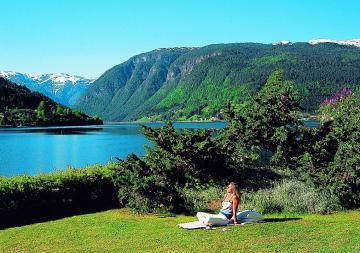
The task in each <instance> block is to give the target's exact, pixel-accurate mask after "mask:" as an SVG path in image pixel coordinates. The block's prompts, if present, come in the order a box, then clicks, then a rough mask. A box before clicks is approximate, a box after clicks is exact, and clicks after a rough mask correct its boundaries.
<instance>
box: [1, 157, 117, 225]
mask: <svg viewBox="0 0 360 253" xmlns="http://www.w3.org/2000/svg"><path fill="white" fill-rule="evenodd" d="M114 167H116V164H115V163H109V164H108V165H106V166H100V165H95V166H91V167H86V168H83V169H74V168H69V169H68V170H66V171H58V172H52V173H48V174H40V175H37V176H28V175H22V176H16V177H9V178H8V177H0V226H1V225H2V226H4V225H5V226H6V224H13V223H14V222H15V223H19V224H20V223H27V222H32V220H33V219H41V218H45V216H49V215H50V216H51V215H54V216H61V215H65V216H66V215H69V214H71V213H79V212H87V211H89V210H100V209H104V208H108V207H110V206H115V205H116V204H117V203H118V201H117V199H116V190H115V189H114V185H113V183H112V182H111V171H112V169H113V168H114Z"/></svg>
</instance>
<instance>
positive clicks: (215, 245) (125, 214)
mask: <svg viewBox="0 0 360 253" xmlns="http://www.w3.org/2000/svg"><path fill="white" fill-rule="evenodd" d="M291 217H298V218H301V219H292V220H291V219H290V220H286V219H284V218H291ZM266 218H272V220H273V221H269V222H266V223H263V224H251V225H243V226H231V227H228V228H231V230H230V231H223V230H222V228H216V229H215V230H191V231H190V230H183V229H180V228H178V227H177V226H176V224H178V223H181V222H187V221H193V220H194V217H191V216H184V215H179V216H174V217H160V216H156V215H135V214H132V213H131V212H130V211H129V210H126V209H114V210H109V211H105V212H99V213H93V214H86V215H78V216H73V217H69V218H64V219H60V220H55V221H49V222H44V223H37V224H32V225H27V226H22V227H13V228H8V229H4V230H0V252H1V253H3V252H104V251H106V252H139V251H148V252H195V251H196V252H220V251H223V252H227V251H228V252H360V211H351V212H340V213H337V214H332V215H287V216H286V215H269V216H266Z"/></svg>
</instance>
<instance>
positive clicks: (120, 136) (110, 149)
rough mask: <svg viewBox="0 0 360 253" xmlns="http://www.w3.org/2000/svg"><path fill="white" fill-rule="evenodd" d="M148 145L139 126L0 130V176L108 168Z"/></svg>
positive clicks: (177, 125)
mask: <svg viewBox="0 0 360 253" xmlns="http://www.w3.org/2000/svg"><path fill="white" fill-rule="evenodd" d="M146 125H148V126H151V127H160V126H161V125H163V124H161V123H151V124H146ZM174 126H175V128H189V129H196V128H216V129H219V128H223V127H225V122H203V123H174ZM145 144H150V142H149V141H148V140H147V139H146V138H145V136H143V135H142V134H141V130H140V125H139V124H125V123H124V124H109V125H103V126H81V127H36V128H7V129H0V176H15V175H20V174H29V175H35V174H38V173H41V172H50V171H54V170H60V169H61V170H63V169H66V168H67V167H68V166H72V167H76V168H77V167H84V166H86V165H93V164H97V163H99V164H106V163H107V162H108V161H109V160H114V159H115V157H118V158H121V159H123V158H125V157H126V156H127V155H128V154H130V153H135V154H137V155H140V156H141V155H144V154H145V150H144V145H145Z"/></svg>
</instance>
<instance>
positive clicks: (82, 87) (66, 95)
mask: <svg viewBox="0 0 360 253" xmlns="http://www.w3.org/2000/svg"><path fill="white" fill-rule="evenodd" d="M0 76H2V77H4V78H6V79H8V80H10V81H12V82H14V83H16V84H18V85H24V86H26V87H27V88H29V89H30V90H31V91H37V92H40V93H42V94H44V95H45V96H47V97H49V98H51V99H53V100H54V101H56V102H58V103H60V104H63V105H65V106H68V107H73V105H74V104H75V103H76V102H77V101H78V99H79V97H80V96H81V95H82V94H83V93H84V92H85V91H86V90H87V89H88V88H89V87H90V85H91V84H92V83H93V82H94V80H92V79H87V78H84V77H80V76H72V75H68V74H64V73H59V74H24V73H18V72H14V71H0Z"/></svg>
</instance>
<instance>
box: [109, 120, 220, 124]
mask: <svg viewBox="0 0 360 253" xmlns="http://www.w3.org/2000/svg"><path fill="white" fill-rule="evenodd" d="M171 122H173V123H215V122H226V121H225V120H185V121H180V120H176V121H171ZM147 123H150V124H152V123H166V121H109V122H107V121H104V125H114V124H147Z"/></svg>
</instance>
